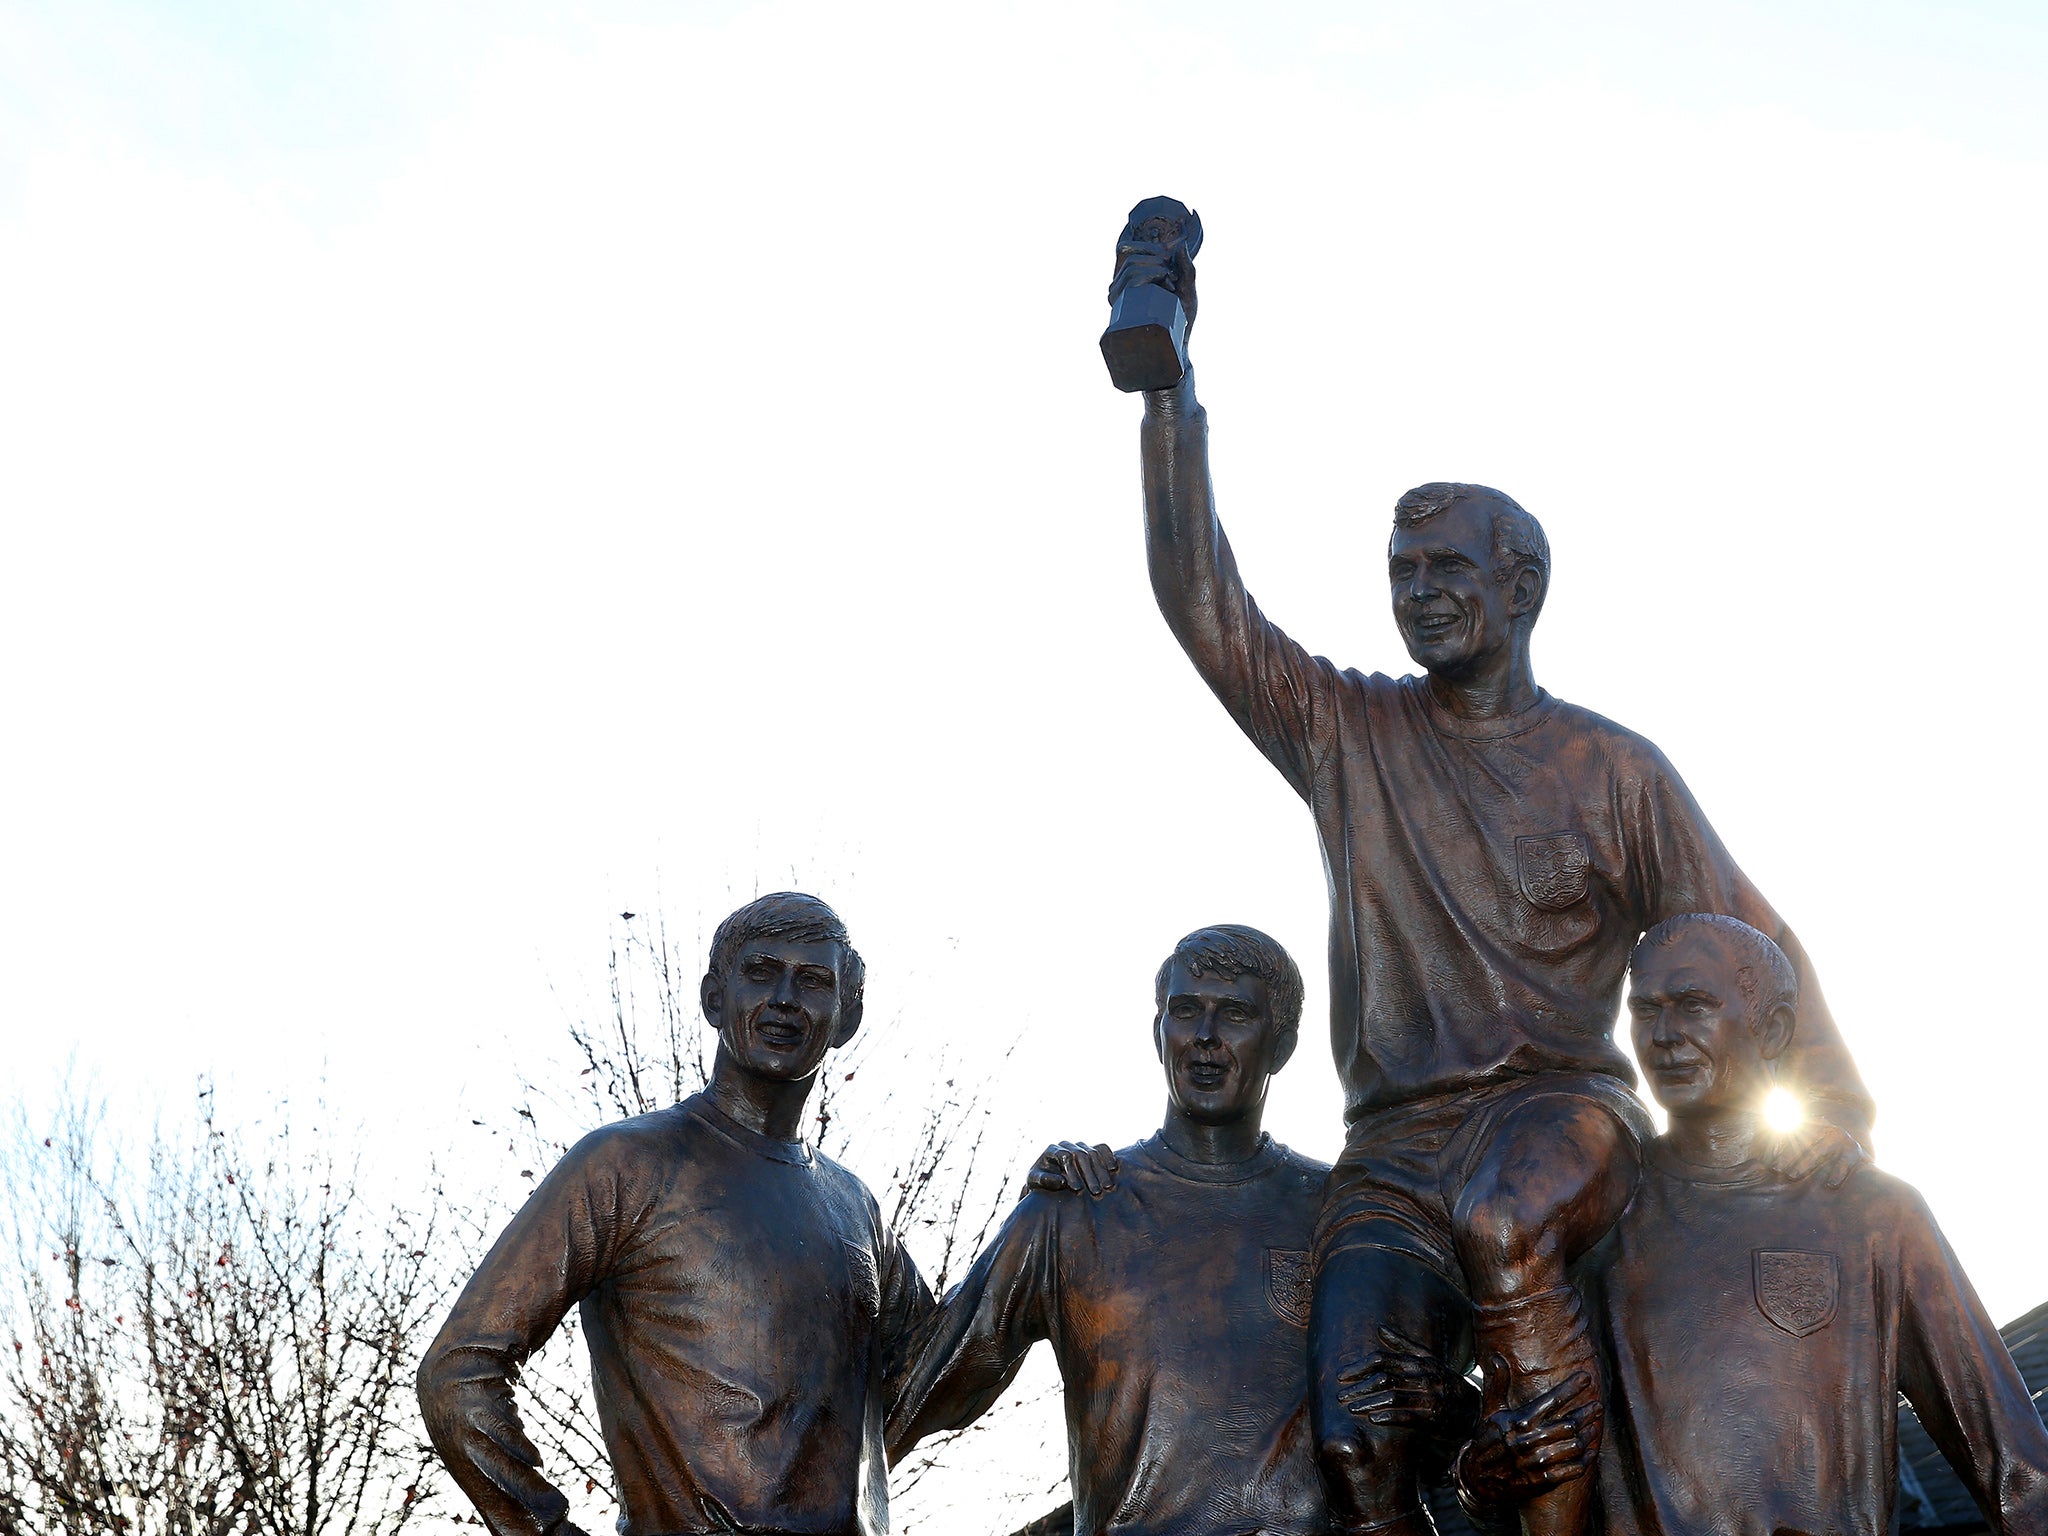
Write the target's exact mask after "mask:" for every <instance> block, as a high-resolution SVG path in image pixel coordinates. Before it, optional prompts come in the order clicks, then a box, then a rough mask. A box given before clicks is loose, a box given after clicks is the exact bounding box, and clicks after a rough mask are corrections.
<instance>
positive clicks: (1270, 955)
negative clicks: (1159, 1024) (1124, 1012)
mask: <svg viewBox="0 0 2048 1536" xmlns="http://www.w3.org/2000/svg"><path fill="white" fill-rule="evenodd" d="M1176 960H1178V961H1180V962H1181V963H1182V964H1183V965H1185V966H1186V967H1187V968H1188V971H1189V973H1190V974H1192V975H1195V976H1206V975H1208V974H1209V973H1210V972H1212V971H1213V972H1214V973H1215V974H1216V975H1218V976H1221V977H1223V978H1224V980H1226V981H1235V980H1237V978H1238V977H1240V976H1243V975H1245V974H1246V973H1250V974H1251V975H1253V976H1256V977H1258V978H1259V980H1261V981H1263V982H1264V983H1265V984H1266V998H1267V1001H1268V1003H1269V1004H1270V1005H1271V1007H1272V1010H1273V1022H1274V1023H1275V1024H1277V1025H1279V1026H1280V1029H1281V1032H1282V1033H1283V1034H1292V1033H1293V1032H1294V1031H1295V1030H1296V1029H1298V1028H1299V1027H1300V1025H1301V991H1302V988H1301V967H1300V966H1298V965H1296V964H1295V963H1294V957H1293V956H1292V955H1290V954H1288V953H1287V951H1286V950H1285V949H1283V948H1282V947H1281V945H1280V941H1279V940H1278V939H1274V938H1269V937H1268V936H1267V935H1265V934H1263V933H1261V932H1259V930H1258V929H1256V928H1247V927H1245V926H1244V925H1243V924H1242V923H1218V924H1216V926H1215V927H1213V928H1197V929H1196V930H1195V931H1194V932H1193V933H1191V934H1189V935H1188V936H1187V937H1186V938H1184V939H1182V940H1181V941H1180V942H1179V943H1178V944H1176V945H1174V946H1173V953H1172V954H1170V955H1168V956H1167V957H1166V959H1165V960H1164V961H1162V962H1161V963H1160V966H1159V975H1158V977H1157V978H1156V979H1155V980H1154V981H1153V983H1152V993H1153V1001H1154V1004H1155V1006H1157V1007H1159V1008H1164V1007H1165V1006H1166V980H1167V975H1168V973H1169V972H1171V971H1172V969H1173V962H1174V961H1176Z"/></svg>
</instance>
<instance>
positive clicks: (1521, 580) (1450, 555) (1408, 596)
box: [1387, 500, 1541, 677]
mask: <svg viewBox="0 0 2048 1536" xmlns="http://www.w3.org/2000/svg"><path fill="white" fill-rule="evenodd" d="M1387 583H1388V589H1389V592H1390V594H1391V596H1392V598H1393V601H1394V622H1395V624H1397V625H1398V626H1399V627H1400V630H1401V640H1402V643H1403V644H1405V645H1406V646H1407V647H1408V654H1409V655H1410V656H1411V657H1412V658H1414V661H1415V664H1416V665H1417V666H1419V667H1423V668H1425V669H1427V670H1428V671H1430V672H1441V673H1444V674H1446V675H1447V676H1452V677H1456V676H1459V675H1461V674H1463V673H1464V672H1467V671H1469V670H1471V669H1472V668H1474V667H1476V666H1478V665H1479V664H1480V663H1482V662H1484V661H1486V660H1487V659H1488V658H1490V657H1492V656H1494V655H1497V654H1498V653H1499V652H1500V651H1501V650H1502V649H1504V648H1505V647H1506V646H1507V645H1508V644H1509V643H1510V641H1511V640H1512V639H1513V637H1514V626H1515V620H1516V618H1517V616H1518V614H1521V613H1526V612H1528V611H1529V609H1530V608H1531V606H1533V603H1534V600H1535V597H1536V596H1537V595H1538V593H1539V592H1540V588H1541V583H1540V579H1539V578H1538V577H1537V576H1536V574H1535V573H1534V572H1533V571H1529V570H1526V569H1525V570H1523V571H1520V572H1518V573H1517V574H1516V576H1515V578H1514V579H1513V580H1511V581H1500V580H1497V579H1496V578H1495V576H1494V547H1493V516H1492V513H1491V512H1490V511H1489V510H1488V509H1487V507H1486V506H1485V504H1484V503H1482V502H1479V501H1474V500H1466V501H1460V502H1456V503H1454V504H1453V505H1451V506H1449V507H1446V508H1445V509H1444V510H1443V511H1441V512H1439V513H1437V514H1436V515H1435V516H1433V517H1429V518H1425V519H1424V520H1423V521H1421V522H1419V523H1416V524H1415V525H1414V526H1412V527H1402V526H1401V525H1400V524H1398V523H1397V524H1395V526H1394V537H1393V542H1392V543H1391V544H1390V545H1389V547H1388V550H1387Z"/></svg>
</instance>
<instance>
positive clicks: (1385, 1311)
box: [1309, 1227, 1471, 1536]
mask: <svg viewBox="0 0 2048 1536" xmlns="http://www.w3.org/2000/svg"><path fill="white" fill-rule="evenodd" d="M1347 1235H1348V1236H1350V1237H1352V1238H1354V1239H1362V1241H1353V1242H1350V1243H1346V1244H1343V1245H1341V1246H1337V1247H1335V1248H1334V1249H1332V1250H1331V1251H1328V1252H1326V1253H1324V1254H1323V1255H1322V1257H1321V1260H1320V1262H1319V1264H1318V1267H1317V1270H1316V1288H1315V1304H1314V1307H1313V1309H1312V1310H1311V1312H1310V1316H1309V1353H1310V1368H1311V1370H1312V1372H1313V1376H1314V1380H1313V1387H1312V1391H1311V1396H1310V1409H1311V1416H1312V1418H1313V1420H1314V1429H1315V1435H1316V1449H1317V1455H1318V1458H1319V1460H1320V1463H1321V1466H1322V1472H1323V1483H1324V1486H1325V1488H1326V1490H1327V1492H1328V1494H1329V1499H1330V1516H1331V1523H1332V1525H1333V1526H1334V1527H1335V1528H1336V1529H1337V1530H1338V1531H1340V1532H1344V1533H1346V1536H1363V1533H1366V1532H1371V1533H1374V1536H1432V1532H1433V1530H1434V1527H1433V1526H1432V1525H1431V1524H1430V1519H1429V1512H1428V1511H1427V1510H1426V1509H1425V1508H1424V1507H1423V1503H1422V1488H1421V1484H1420V1482H1419V1479H1418V1473H1419V1470H1420V1464H1421V1461H1422V1459H1423V1457H1422V1452H1423V1449H1424V1446H1425V1443H1426V1440H1427V1432H1426V1431H1425V1430H1424V1429H1423V1428H1422V1427H1421V1426H1415V1425H1399V1424H1372V1423H1365V1422H1361V1421H1360V1420H1358V1419H1357V1418H1354V1417H1353V1416H1352V1414H1351V1412H1350V1410H1348V1409H1347V1408H1346V1407H1345V1406H1344V1404H1343V1403H1342V1402H1341V1401H1339V1399H1338V1397H1337V1391H1338V1387H1339V1385H1340V1383H1339V1380H1338V1377H1339V1374H1340V1373H1341V1372H1342V1371H1344V1370H1345V1369H1346V1368H1347V1367H1348V1366H1350V1365H1351V1364H1352V1363H1353V1362H1355V1361H1356V1360H1357V1359H1359V1358H1360V1357H1361V1356H1363V1355H1366V1354H1369V1353H1371V1352H1372V1351H1374V1350H1377V1349H1380V1348H1383V1347H1384V1346H1383V1345H1382V1343H1381V1341H1380V1338H1379V1330H1380V1329H1381V1328H1383V1327H1384V1328H1388V1329H1391V1330H1393V1331H1394V1332H1396V1333H1398V1334H1400V1335H1401V1336H1402V1337H1403V1338H1406V1339H1409V1340H1411V1341H1413V1342H1414V1343H1415V1344H1417V1345H1420V1346H1421V1347H1422V1348H1423V1349H1424V1350H1426V1351H1428V1352H1429V1353H1431V1354H1433V1355H1436V1356H1438V1357H1439V1358H1444V1359H1448V1360H1450V1361H1451V1362H1452V1363H1453V1364H1454V1365H1455V1366H1456V1367H1457V1368H1458V1369H1463V1368H1464V1366H1465V1364H1466V1362H1468V1361H1469V1360H1470V1359H1471V1325H1470V1321H1469V1308H1468V1307H1467V1306H1466V1302H1465V1298H1464V1297H1463V1296H1461V1295H1459V1294H1458V1290H1457V1287H1456V1286H1454V1285H1452V1284H1451V1282H1450V1281H1449V1280H1448V1279H1446V1278H1445V1277H1444V1276H1443V1274H1442V1273H1441V1272H1440V1271H1439V1270H1438V1269H1436V1268H1435V1267H1434V1266H1432V1265H1430V1264H1428V1263H1426V1262H1424V1261H1423V1260H1422V1259H1421V1258H1419V1257H1417V1256H1416V1255H1415V1254H1413V1253H1412V1252H1408V1251H1405V1250H1404V1249H1403V1248H1401V1247H1375V1246H1372V1243H1371V1236H1372V1234H1371V1232H1370V1229H1369V1228H1365V1227H1353V1228H1352V1229H1350V1231H1349V1233H1348V1234H1347Z"/></svg>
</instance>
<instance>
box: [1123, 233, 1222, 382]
mask: <svg viewBox="0 0 2048 1536" xmlns="http://www.w3.org/2000/svg"><path fill="white" fill-rule="evenodd" d="M1117 249H1118V251H1119V252H1123V253H1126V254H1132V255H1135V254H1138V253H1143V254H1144V255H1145V256H1146V257H1147V258H1148V259H1150V260H1153V261H1156V262H1158V263H1159V264H1160V265H1161V266H1162V267H1164V268H1165V269H1166V270H1169V271H1182V270H1186V269H1187V265H1188V263H1189V262H1191V261H1193V260H1194V258H1195V256H1196V254H1197V253H1198V252H1199V251H1200V250H1201V249H1202V217H1201V215H1200V214H1198V213H1196V212H1195V211H1194V210H1193V209H1192V208H1189V207H1187V206H1186V205H1185V204H1182V203H1179V202H1176V201H1175V200H1174V199H1172V198H1170V197H1148V198H1146V199H1145V201H1143V202H1142V203H1140V204H1138V206H1137V207H1135V208H1133V209H1132V210H1131V216H1130V218H1129V219H1128V220H1126V221H1125V224H1124V232H1123V238H1122V239H1121V240H1119V241H1118V242H1117ZM1123 270H1124V269H1123V268H1119V269H1118V275H1119V277H1121V276H1122V273H1123ZM1192 295H1193V289H1192V287H1190V289H1189V297H1188V299H1187V300H1186V301H1185V302H1184V301H1183V300H1182V299H1181V297H1180V296H1179V295H1178V294H1176V293H1175V291H1174V290H1173V288H1172V286H1171V285H1169V284H1165V283H1159V282H1137V283H1130V284H1128V285H1123V284H1119V283H1112V284H1111V285H1110V290H1109V328H1108V329H1107V330H1105V331H1104V332H1103V333H1102V360H1103V361H1104V362H1105V363H1107V364H1108V365H1109V377H1110V381H1111V382H1112V383H1114V384H1115V385H1116V387H1117V388H1118V389H1121V390H1124V391H1126V392H1130V391H1134V390H1140V389H1166V388H1168V387H1169V386H1171V385H1174V384H1178V383H1179V382H1180V380H1181V376H1182V375H1183V374H1185V373H1186V372H1187V371H1188V348H1187V336H1188V327H1189V326H1190V325H1192V324H1194V320H1195V311H1194V301H1193V297H1192Z"/></svg>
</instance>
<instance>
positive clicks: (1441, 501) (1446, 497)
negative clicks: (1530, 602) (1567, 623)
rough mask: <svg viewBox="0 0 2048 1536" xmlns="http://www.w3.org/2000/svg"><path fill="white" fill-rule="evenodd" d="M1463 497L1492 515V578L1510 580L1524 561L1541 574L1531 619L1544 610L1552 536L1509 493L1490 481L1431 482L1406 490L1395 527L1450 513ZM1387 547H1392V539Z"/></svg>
mask: <svg viewBox="0 0 2048 1536" xmlns="http://www.w3.org/2000/svg"><path fill="white" fill-rule="evenodd" d="M1461 501H1472V502H1478V503H1481V504H1483V505H1484V506H1485V507H1486V510H1487V513H1488V514H1489V516H1490V517H1491V519H1492V523H1493V576H1494V579H1495V580H1496V581H1503V582H1506V581H1513V580H1514V578H1515V572H1516V571H1518V570H1520V569H1521V568H1522V567H1523V566H1525V565H1533V566H1534V567H1536V571H1537V574H1538V575H1540V576H1541V577H1542V578H1543V591H1541V592H1538V593H1537V595H1536V607H1535V608H1533V609H1531V610H1530V613H1529V618H1530V620H1531V621H1532V622H1533V621H1534V620H1535V618H1536V615H1537V613H1539V612H1541V611H1542V608H1543V598H1544V595H1545V594H1546V593H1548V591H1549V590H1550V540H1549V539H1548V538H1547V537H1545V535H1544V532H1543V525H1542V524H1541V523H1539V522H1537V521H1536V519H1535V518H1534V517H1532V516H1531V515H1530V514H1529V513H1528V511H1527V510H1525V509H1524V508H1523V506H1522V504H1521V503H1520V502H1519V501H1516V500H1515V498H1514V497H1512V496H1510V495H1508V494H1507V492H1505V491H1496V490H1495V489H1494V488H1493V487H1492V486H1490V485H1464V484H1461V483H1459V482H1458V481H1455V480H1432V481H1430V482H1429V484H1427V485H1418V486H1416V487H1415V489H1414V490H1412V491H1408V492H1406V493H1405V494H1403V496H1402V497H1401V499H1400V500H1399V501H1397V502H1395V503H1394V526H1395V527H1396V528H1413V527H1416V526H1417V525H1418V524H1421V523H1426V522H1428V521H1429V520H1430V519H1431V518H1432V517H1435V516H1436V515H1437V514H1438V513H1440V512H1447V511H1449V510H1450V509H1451V508H1452V507H1455V506H1456V505H1458V503H1459V502H1461ZM1389 547H1390V548H1391V547H1392V546H1391V539H1390V541H1389Z"/></svg>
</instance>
